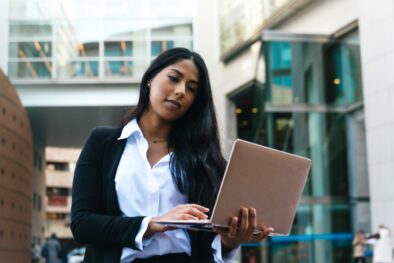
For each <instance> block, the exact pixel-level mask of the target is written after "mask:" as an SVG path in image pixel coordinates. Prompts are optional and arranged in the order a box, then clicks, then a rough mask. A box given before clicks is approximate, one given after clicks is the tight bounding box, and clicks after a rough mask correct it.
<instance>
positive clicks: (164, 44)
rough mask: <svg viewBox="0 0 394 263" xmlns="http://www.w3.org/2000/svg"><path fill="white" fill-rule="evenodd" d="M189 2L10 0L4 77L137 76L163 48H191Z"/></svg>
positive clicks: (192, 15)
mask: <svg viewBox="0 0 394 263" xmlns="http://www.w3.org/2000/svg"><path fill="white" fill-rule="evenodd" d="M173 6H177V12H174V10H173V9H172V7H173ZM193 6H194V0H186V1H185V0H176V1H171V4H168V2H166V1H161V0H149V1H137V0H116V1H110V0H78V1H77V0H71V1H63V0H55V1H48V0H15V1H11V2H10V27H9V32H10V42H9V77H10V78H12V79H29V80H35V79H39V80H40V79H60V80H62V79H84V80H86V79H93V80H94V79H103V78H130V79H133V80H138V79H139V78H140V77H141V75H142V74H143V71H144V70H145V69H146V67H147V66H148V65H149V63H150V62H151V60H152V59H154V58H155V57H156V56H157V55H158V54H160V53H161V52H162V51H164V50H166V49H168V48H172V47H187V48H190V49H192V48H193V19H194V14H193V13H192V10H193Z"/></svg>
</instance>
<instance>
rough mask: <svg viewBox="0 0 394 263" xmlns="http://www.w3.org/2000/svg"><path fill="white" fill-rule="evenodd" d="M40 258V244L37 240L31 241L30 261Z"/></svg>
mask: <svg viewBox="0 0 394 263" xmlns="http://www.w3.org/2000/svg"><path fill="white" fill-rule="evenodd" d="M40 259H41V246H40V244H38V243H37V242H32V243H31V262H33V263H38V262H40Z"/></svg>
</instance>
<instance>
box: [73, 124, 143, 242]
mask: <svg viewBox="0 0 394 263" xmlns="http://www.w3.org/2000/svg"><path fill="white" fill-rule="evenodd" d="M99 134H100V130H99V129H98V128H96V129H94V130H93V132H92V133H91V135H90V136H89V138H88V139H87V141H86V143H85V146H84V147H83V149H82V152H81V154H80V156H79V159H78V161H77V165H76V168H75V173H74V179H73V190H72V207H71V231H72V233H73V236H74V239H75V240H76V241H77V242H79V243H81V244H96V245H103V246H121V247H130V248H132V249H138V248H137V247H136V244H135V237H136V235H137V234H138V231H139V229H140V225H141V222H142V220H143V218H144V217H125V216H120V215H119V216H114V215H109V214H108V213H105V212H104V208H103V202H105V201H104V200H105V198H104V195H105V193H103V192H104V190H103V189H104V188H105V187H103V180H104V179H103V177H102V176H103V172H102V169H101V163H100V158H99V156H102V154H100V153H99V152H98V151H99V150H100V149H101V150H102V149H103V147H101V146H102V145H101V144H102V143H103V140H102V139H100V138H99V137H103V136H102V135H101V134H100V136H99Z"/></svg>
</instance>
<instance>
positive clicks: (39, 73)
mask: <svg viewBox="0 0 394 263" xmlns="http://www.w3.org/2000/svg"><path fill="white" fill-rule="evenodd" d="M8 75H9V77H11V78H19V79H40V78H42V79H46V78H51V75H52V63H51V62H49V61H45V62H31V61H26V62H9V63H8Z"/></svg>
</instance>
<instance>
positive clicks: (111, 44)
mask: <svg viewBox="0 0 394 263" xmlns="http://www.w3.org/2000/svg"><path fill="white" fill-rule="evenodd" d="M132 45H133V43H132V42H131V41H107V42H105V43H104V56H106V57H126V56H132V54H133V52H132V50H133V46H132Z"/></svg>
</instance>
